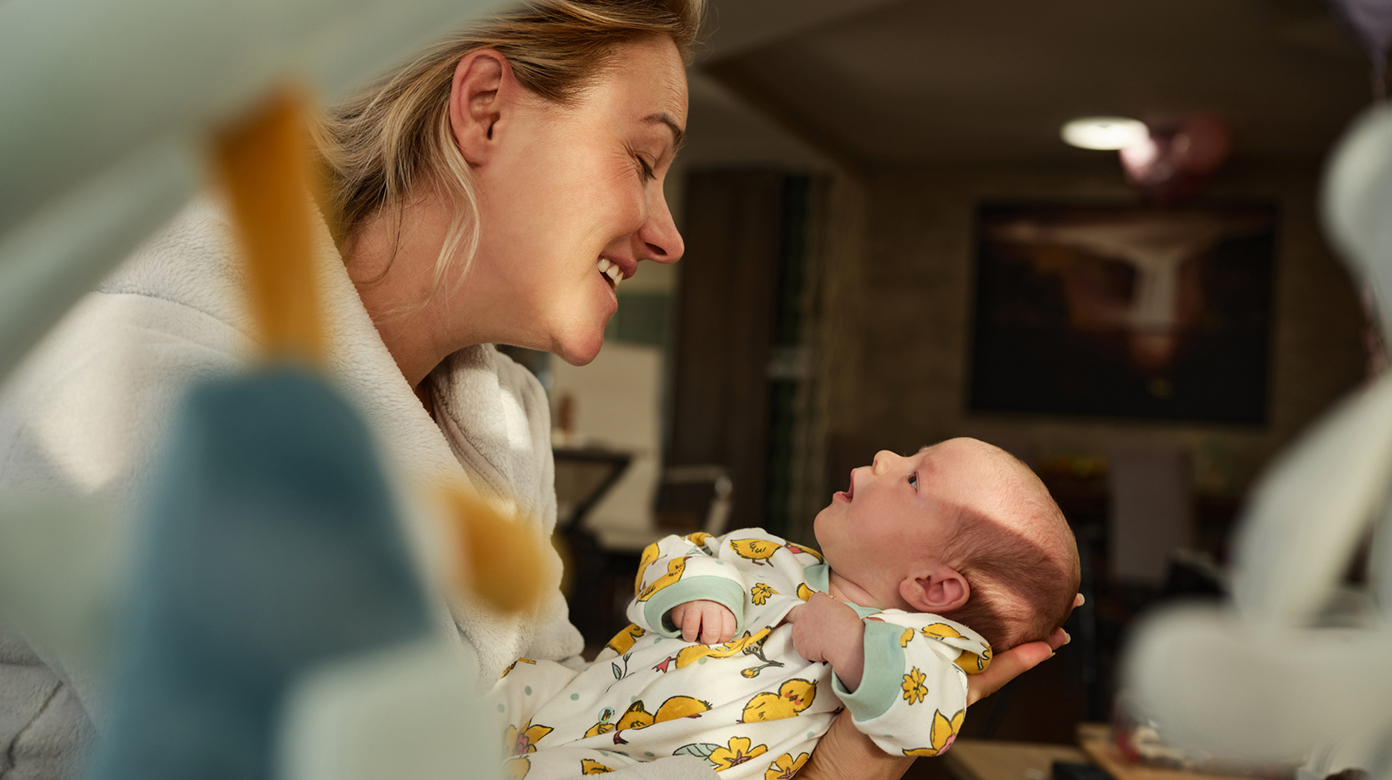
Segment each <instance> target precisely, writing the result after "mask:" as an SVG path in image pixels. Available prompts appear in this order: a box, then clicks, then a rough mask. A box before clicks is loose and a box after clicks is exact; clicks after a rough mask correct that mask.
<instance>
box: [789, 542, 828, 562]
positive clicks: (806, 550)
mask: <svg viewBox="0 0 1392 780" xmlns="http://www.w3.org/2000/svg"><path fill="white" fill-rule="evenodd" d="M788 552H790V553H794V554H796V553H801V554H803V555H810V556H812V557H813V558H816V559H817V562H818V563H821V561H822V554H821V553H819V552H817V551H816V550H814V549H812V548H811V547H803V546H802V545H799V544H790V545H788Z"/></svg>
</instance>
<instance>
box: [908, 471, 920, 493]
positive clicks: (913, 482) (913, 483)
mask: <svg viewBox="0 0 1392 780" xmlns="http://www.w3.org/2000/svg"><path fill="white" fill-rule="evenodd" d="M909 487H911V488H913V489H914V490H918V475H917V474H910V475H909Z"/></svg>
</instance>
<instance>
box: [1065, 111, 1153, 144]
mask: <svg viewBox="0 0 1392 780" xmlns="http://www.w3.org/2000/svg"><path fill="white" fill-rule="evenodd" d="M1059 134H1060V135H1062V136H1063V140H1064V141H1067V142H1068V144H1069V145H1071V146H1076V147H1078V148H1080V149H1122V148H1125V147H1127V146H1130V145H1131V144H1134V143H1136V142H1138V141H1142V140H1145V139H1146V138H1148V137H1150V130H1148V129H1147V128H1146V126H1145V122H1141V121H1139V120H1136V119H1127V118H1126V117H1124V116H1089V117H1083V118H1082V119H1074V120H1073V121H1072V122H1069V123H1068V124H1066V125H1064V126H1063V130H1062V131H1061V132H1060V133H1059Z"/></svg>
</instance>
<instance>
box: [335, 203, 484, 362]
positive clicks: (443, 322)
mask: <svg viewBox="0 0 1392 780" xmlns="http://www.w3.org/2000/svg"><path fill="white" fill-rule="evenodd" d="M453 218H454V217H453V211H452V209H448V208H442V207H441V206H440V205H439V204H438V202H437V201H435V200H433V199H429V200H424V201H419V202H414V203H412V204H410V205H408V206H407V207H406V208H405V209H403V211H402V213H401V215H400V219H399V220H398V219H396V215H395V213H394V212H391V211H388V212H386V213H384V214H381V215H378V216H376V217H374V218H372V219H371V220H369V221H368V222H367V223H366V224H364V225H363V227H362V228H361V229H360V230H359V231H358V232H357V234H356V236H354V237H353V239H352V240H351V242H349V243H348V244H347V246H346V249H345V251H344V262H345V263H346V265H347V268H348V275H349V278H351V279H352V280H353V284H354V286H355V287H356V288H357V290H358V296H359V297H360V298H362V302H363V306H364V307H365V308H366V309H367V313H368V315H369V316H370V317H371V318H372V324H373V325H375V326H376V328H377V332H378V334H380V335H381V337H382V342H383V343H384V344H385V345H386V347H387V351H388V352H390V353H391V356H392V358H393V359H394V360H395V361H396V365H397V368H399V369H400V370H401V374H402V376H404V377H405V378H406V381H407V382H408V383H409V384H410V385H411V387H413V388H416V387H419V386H420V384H421V382H422V381H423V380H424V379H425V377H426V376H427V375H429V374H430V372H431V371H433V370H435V367H436V366H438V365H439V364H440V362H441V361H443V360H444V359H445V358H446V357H447V356H448V355H450V354H451V353H453V352H455V351H457V350H460V349H463V348H464V347H467V346H471V345H472V344H482V343H484V342H485V341H486V340H487V339H485V338H483V337H481V336H480V335H479V334H473V333H471V332H470V329H468V328H466V327H461V324H462V323H460V322H459V321H458V320H459V319H460V316H459V315H460V314H461V313H463V312H470V311H474V310H475V309H476V307H474V306H471V305H470V302H469V301H468V300H466V299H467V298H468V297H469V296H468V291H467V290H465V289H460V288H461V287H464V286H462V285H455V284H452V282H453V279H451V278H449V277H446V278H444V279H442V280H441V281H440V283H439V285H438V289H437V285H436V280H435V264H436V262H437V260H438V257H439V253H440V247H441V246H443V244H444V240H445V237H446V235H447V234H448V231H449V228H450V224H451V221H452V220H453Z"/></svg>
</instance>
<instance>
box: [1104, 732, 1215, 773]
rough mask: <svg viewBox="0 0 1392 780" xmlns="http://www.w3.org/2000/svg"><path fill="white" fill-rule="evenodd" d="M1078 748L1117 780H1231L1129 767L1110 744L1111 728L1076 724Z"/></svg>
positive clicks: (1173, 771)
mask: <svg viewBox="0 0 1392 780" xmlns="http://www.w3.org/2000/svg"><path fill="white" fill-rule="evenodd" d="M1078 744H1080V745H1082V747H1083V751H1084V752H1086V753H1087V756H1088V758H1090V759H1091V760H1092V763H1094V764H1097V765H1098V766H1100V767H1102V768H1103V769H1105V770H1107V772H1109V773H1110V774H1111V775H1112V777H1115V778H1116V780H1233V778H1232V777H1231V776H1226V775H1204V774H1198V773H1196V772H1181V771H1179V770H1177V769H1157V768H1155V767H1147V766H1137V765H1135V764H1128V763H1126V760H1125V759H1123V758H1122V756H1121V750H1120V749H1119V748H1117V746H1116V744H1115V743H1114V742H1112V739H1111V727H1110V726H1108V725H1107V724H1105V723H1079V724H1078Z"/></svg>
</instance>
